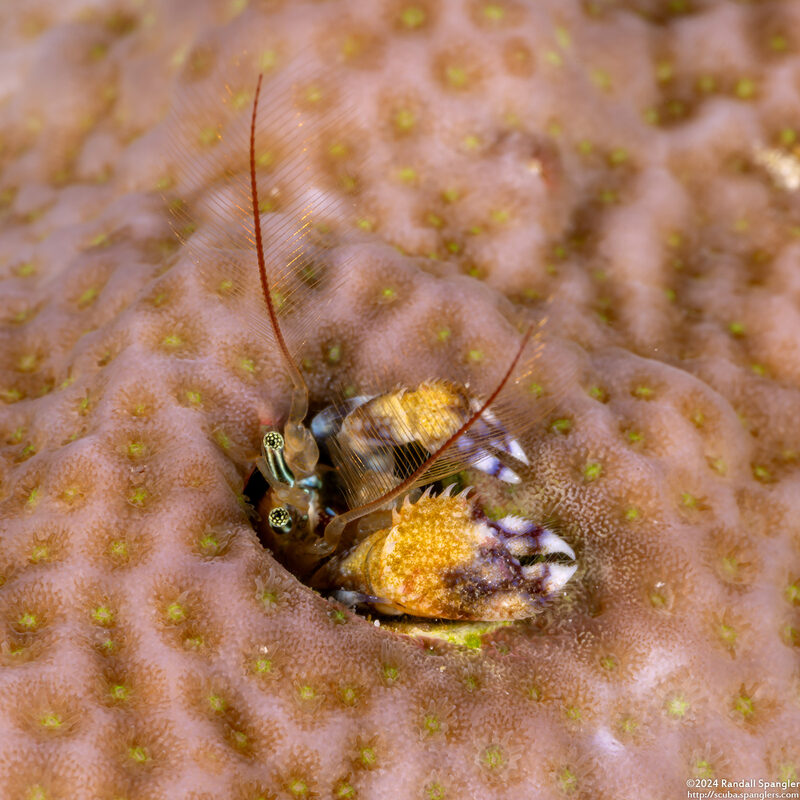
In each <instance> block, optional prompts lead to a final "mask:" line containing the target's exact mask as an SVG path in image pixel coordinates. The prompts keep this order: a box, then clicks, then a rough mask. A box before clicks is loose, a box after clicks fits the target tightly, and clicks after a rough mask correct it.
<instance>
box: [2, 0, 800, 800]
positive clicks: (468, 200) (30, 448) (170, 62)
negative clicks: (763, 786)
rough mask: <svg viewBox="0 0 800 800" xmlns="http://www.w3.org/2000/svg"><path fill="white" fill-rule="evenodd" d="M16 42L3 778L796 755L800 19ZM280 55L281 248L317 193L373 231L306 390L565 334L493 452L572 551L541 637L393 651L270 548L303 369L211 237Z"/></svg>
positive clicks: (430, 780)
mask: <svg viewBox="0 0 800 800" xmlns="http://www.w3.org/2000/svg"><path fill="white" fill-rule="evenodd" d="M0 41H2V64H3V69H2V79H0V97H2V108H0V146H1V147H2V149H1V150H0V169H1V171H0V296H1V297H2V304H1V305H0V453H1V454H2V458H1V459H0V626H1V627H0V697H1V698H2V703H0V786H2V787H3V790H2V794H3V796H4V797H8V798H13V799H14V800H17V799H19V800H33V799H34V798H35V800H45V799H46V800H59V799H61V798H64V799H66V798H108V799H109V800H111V798H127V799H128V800H134V798H148V799H152V800H160V798H176V797H186V798H195V800H200V798H211V797H230V798H237V800H238V799H239V798H240V799H241V800H266V799H267V798H270V799H272V798H314V797H316V798H330V797H333V798H369V799H370V800H372V799H375V800H380V798H420V799H421V800H441V799H442V798H448V800H449V798H520V797H537V798H555V797H562V796H566V797H585V798H596V797H615V798H619V799H620V800H622V799H623V798H640V797H648V798H653V799H654V800H655V799H657V798H675V797H682V796H684V794H683V793H684V792H685V791H686V781H687V779H692V778H701V777H716V778H717V779H727V780H741V779H747V778H750V779H755V780H758V779H764V780H776V781H777V780H787V779H798V777H800V749H799V746H798V742H800V708H798V704H799V703H800V674H799V673H798V661H797V656H798V647H800V561H799V560H798V551H799V549H800V522H798V520H800V480H799V476H800V415H798V413H797V409H798V407H800V349H799V348H798V346H797V342H798V341H799V340H800V220H799V219H798V200H797V197H796V195H795V194H793V191H794V190H795V189H796V187H797V185H798V174H800V160H799V159H798V155H799V154H800V143H798V136H800V96H799V92H798V87H800V6H798V4H797V3H792V2H778V1H777V0H775V1H774V2H761V3H757V4H756V3H752V4H748V3H743V2H742V3H739V2H713V1H707V2H704V0H670V2H666V1H665V2H659V1H657V0H652V1H650V2H648V0H618V2H614V0H583V2H579V1H578V0H543V1H541V2H533V0H531V2H524V0H492V1H490V0H449V2H445V0H440V2H436V0H372V1H371V2H368V3H367V2H363V0H362V2H358V0H354V1H353V2H351V3H348V2H345V0H316V2H294V1H292V2H289V0H285V1H284V0H258V1H256V0H251V2H249V3H248V2H246V0H244V1H241V0H230V1H228V0H218V1H217V2H213V1H212V0H205V1H204V2H201V1H200V0H192V1H191V2H189V0H161V1H160V2H159V1H158V0H127V1H126V0H112V1H111V2H102V3H101V2H91V0H70V1H68V2H60V3H56V2H36V1H35V0H29V2H26V3H24V4H22V3H20V4H17V5H15V6H14V8H13V10H12V9H11V8H7V9H5V11H4V19H3V20H2V25H1V26H0ZM258 70H262V71H263V72H264V75H265V78H264V88H263V95H262V102H263V104H264V109H265V115H266V116H265V118H264V122H263V124H261V125H260V127H259V142H260V144H259V148H260V149H259V151H258V155H259V170H260V173H259V174H260V182H261V190H262V211H263V212H264V224H265V235H266V237H267V241H268V243H271V244H270V246H274V247H280V246H282V245H281V243H282V242H283V241H285V238H286V235H287V229H286V220H285V219H284V218H283V217H282V216H281V214H282V209H283V210H285V209H286V208H296V207H297V206H298V203H299V204H302V202H303V198H307V199H309V202H312V201H314V198H317V200H318V199H319V198H324V199H325V202H326V203H327V204H328V206H327V207H329V208H332V209H333V210H334V212H335V213H334V216H335V217H336V222H337V225H338V228H337V229H336V231H335V232H336V235H342V236H345V235H346V234H347V233H348V231H351V232H352V233H353V239H352V242H351V243H349V244H347V245H346V246H343V247H340V248H333V249H332V250H331V253H333V255H332V263H333V262H336V258H337V256H336V255H335V254H336V252H338V251H342V252H344V251H345V250H346V251H347V253H349V255H348V256H347V258H346V259H345V258H344V257H343V256H342V257H341V258H340V262H337V263H340V265H341V264H346V265H347V280H346V281H343V282H339V283H338V284H337V293H336V294H335V296H332V297H330V298H327V299H325V298H321V300H320V303H319V306H318V308H316V310H315V312H314V315H313V317H312V318H311V319H313V325H310V326H309V325H308V324H306V327H305V328H304V329H303V330H302V332H303V333H305V334H307V336H308V341H307V344H306V346H305V350H304V353H305V356H304V363H303V366H304V368H305V369H306V372H307V374H308V375H309V382H310V384H311V388H312V399H313V400H314V402H316V403H317V404H323V403H324V402H325V400H326V398H327V397H328V393H329V392H330V391H332V387H333V386H334V385H337V384H341V382H342V381H345V380H346V381H350V382H352V383H353V385H354V386H355V387H357V386H358V385H359V383H360V382H361V381H363V380H365V376H367V375H370V374H373V373H374V371H375V368H376V367H375V365H376V364H377V365H387V366H386V369H387V371H389V372H391V374H392V377H393V379H394V380H400V381H403V380H408V381H412V380H414V379H415V374H416V373H418V372H419V371H420V370H422V371H424V372H425V373H426V375H425V376H424V377H427V376H429V375H436V374H441V375H442V376H444V377H448V378H450V379H458V380H462V381H467V380H469V381H470V382H471V383H473V384H475V385H484V386H485V385H490V384H491V381H492V380H493V376H496V374H497V370H502V368H503V364H504V363H505V362H506V361H507V359H508V358H509V353H510V352H513V349H514V347H515V345H516V342H517V341H518V335H517V333H516V332H515V330H514V327H513V326H512V324H511V323H510V321H509V320H510V319H511V317H512V311H514V310H516V311H517V312H520V311H521V312H522V313H523V314H527V315H529V316H531V317H532V318H542V317H544V316H546V317H547V320H548V321H547V330H548V335H549V337H550V341H551V343H552V345H551V348H550V351H549V353H548V355H547V357H546V358H542V359H541V360H540V362H539V364H538V367H537V372H536V374H535V375H534V376H533V379H532V383H531V384H530V397H529V401H528V402H529V403H530V415H531V417H532V418H535V419H536V421H537V425H536V426H535V427H534V428H533V429H532V430H530V431H529V432H528V433H527V434H526V437H525V439H524V442H523V444H524V445H525V447H526V450H527V452H528V455H529V459H530V461H531V464H532V470H531V474H530V475H529V476H527V478H526V480H525V481H523V483H522V484H520V485H519V486H518V487H516V488H514V489H513V490H512V491H510V492H508V493H505V494H498V492H497V488H496V486H493V485H492V484H491V479H489V478H485V479H479V478H476V481H478V482H479V483H480V484H481V485H482V488H483V489H484V490H485V491H486V492H487V494H489V495H492V496H493V497H494V500H495V502H497V503H500V504H504V505H505V506H507V508H508V509H509V510H511V511H514V512H520V511H521V512H523V513H526V514H530V515H537V514H538V515H540V516H550V517H552V518H553V519H554V520H555V522H556V523H557V525H558V529H559V532H560V534H561V535H562V536H563V537H564V538H565V539H566V540H567V541H569V542H570V544H571V545H572V547H573V548H574V549H575V551H576V553H577V555H578V560H579V563H580V569H579V571H578V573H577V574H576V576H575V577H574V578H573V579H572V581H571V582H570V584H569V586H568V588H567V591H566V593H565V594H564V596H563V597H561V598H559V599H558V600H557V601H556V602H554V603H553V604H552V605H551V606H550V607H549V608H548V609H547V610H546V611H545V613H543V614H542V615H540V616H538V617H536V618H534V619H533V620H531V621H528V622H523V623H515V624H514V625H512V626H508V627H504V628H501V629H499V630H496V631H494V632H492V633H491V634H488V635H486V636H484V637H481V636H480V631H476V632H474V633H473V634H471V635H470V636H468V637H467V638H466V644H464V645H459V646H454V645H452V644H448V643H446V642H442V641H440V640H435V639H420V638H413V637H407V636H400V635H398V634H396V633H392V632H389V631H387V630H386V629H385V627H384V626H380V625H375V624H372V623H371V622H369V621H368V620H366V619H364V618H362V617H360V616H358V615H356V614H354V613H351V612H350V611H347V610H344V609H342V607H340V606H337V605H335V604H332V603H331V602H329V601H328V600H326V599H325V598H324V597H321V596H320V595H318V594H316V593H314V592H313V591H311V590H310V589H308V588H306V587H305V586H303V585H302V584H301V583H299V582H298V581H297V580H296V579H295V578H294V577H293V576H292V575H291V574H290V573H288V572H287V571H286V570H284V569H283V568H282V567H281V566H279V565H278V564H277V563H276V562H275V561H274V560H273V559H272V558H271V556H270V554H269V553H268V552H266V551H265V550H264V549H263V547H262V546H261V545H260V544H259V542H258V539H257V537H256V535H255V533H254V531H253V526H252V515H251V513H250V511H249V509H248V506H247V503H246V501H245V498H244V497H243V495H242V492H243V487H244V481H245V479H246V477H247V474H248V471H249V469H250V468H251V466H252V463H253V459H254V455H255V452H256V448H257V445H258V439H259V430H260V426H261V425H262V424H265V423H268V422H273V423H274V424H280V423H281V421H282V419H283V418H284V417H285V414H286V412H287V408H288V390H289V388H288V382H287V380H286V378H285V375H284V371H283V370H282V367H281V362H280V359H279V358H278V355H277V353H276V352H275V350H274V348H273V347H271V346H270V345H269V343H268V342H267V341H266V340H265V339H262V338H260V337H258V336H256V335H254V333H253V325H252V324H251V323H250V322H249V321H248V315H246V314H243V313H242V307H243V304H245V302H246V301H245V299H244V298H246V297H248V296H249V297H254V296H257V292H258V279H257V274H256V272H255V261H254V260H253V262H252V269H253V271H252V272H242V271H238V272H237V271H236V270H233V271H232V272H231V273H230V274H228V272H226V266H225V265H226V264H228V265H229V260H227V259H228V256H226V255H225V254H224V249H223V248H222V246H221V245H220V243H219V242H218V241H217V242H216V245H217V248H218V249H217V250H215V249H214V244H215V240H214V236H213V235H211V234H214V233H215V232H217V233H218V232H219V231H221V230H222V226H223V224H224V222H222V221H220V220H221V219H223V217H224V214H222V212H223V211H226V210H227V212H231V211H232V210H233V211H235V210H236V209H235V208H233V207H232V206H231V204H230V202H227V203H226V201H225V195H224V190H223V189H221V188H219V187H224V186H225V185H226V181H228V180H229V179H230V178H231V177H232V176H233V177H234V178H235V177H236V176H239V177H240V178H241V177H244V178H246V174H245V173H244V172H243V170H244V168H245V166H246V157H247V154H246V152H244V151H242V149H241V147H239V148H238V149H237V147H235V146H234V145H236V143H237V142H239V143H241V142H245V146H246V137H245V138H242V137H241V136H238V137H237V136H235V135H233V136H228V126H229V125H233V124H234V123H231V119H230V118H231V117H235V118H236V119H238V120H239V122H242V120H244V121H246V120H247V117H248V113H249V108H250V105H251V103H252V97H253V90H254V85H255V77H256V74H257V71H258ZM220 75H229V76H231V77H230V80H228V81H227V83H226V85H225V86H224V87H223V85H222V84H221V83H220V82H219V78H220ZM237 114H238V117H237V116H236V115H237ZM295 114H301V115H303V116H304V118H307V119H308V120H310V122H309V125H310V127H309V129H308V130H310V131H312V135H311V136H312V140H313V147H312V148H311V149H304V148H303V147H299V146H298V143H297V141H295V139H293V138H292V137H291V136H287V135H284V133H285V130H286V129H285V127H282V126H285V124H286V121H287V119H292V118H293V115H295ZM226 115H228V116H226ZM315 120H317V122H321V123H322V124H319V125H317V127H316V128H315V127H314V126H315ZM315 130H316V134H314V133H313V132H314V131H315ZM240 133H241V131H240ZM270 135H273V137H274V141H273V140H270V138H269V137H270ZM304 135H305V134H304ZM226 148H227V149H226ZM221 214H222V216H220V215H221ZM273 217H274V220H273V219H272V218H273ZM175 220H178V223H177V225H178V228H179V230H178V233H179V234H180V235H181V237H182V238H183V239H184V240H186V242H187V244H186V245H185V246H182V245H179V242H178V238H177V237H176V236H175V235H174V232H173V230H172V228H173V226H174V225H175V224H176V223H175ZM185 220H191V222H189V223H185V222H182V221H185ZM181 226H182V227H181ZM206 231H210V232H211V234H209V235H206ZM204 236H206V238H205V239H204V238H203V237H204ZM347 241H348V242H350V240H347ZM193 242H195V243H197V242H200V243H201V244H199V245H198V244H194V245H193ZM348 248H349V249H348ZM215 254H216V255H215ZM323 301H324V302H323ZM293 317H294V318H295V322H293ZM302 318H303V312H302V309H301V310H300V311H298V312H297V313H295V314H294V315H293V314H291V313H287V319H286V324H287V329H288V330H291V329H292V326H293V324H297V325H300V323H299V322H297V320H299V319H302ZM306 318H308V314H306ZM301 327H302V326H301ZM398 354H402V358H398ZM548 400H549V404H548V405H547V406H546V408H547V409H548V410H547V413H540V412H539V410H538V409H539V407H540V406H539V405H537V404H539V403H542V402H546V401H548ZM542 407H543V408H544V407H545V406H542ZM492 493H494V494H492Z"/></svg>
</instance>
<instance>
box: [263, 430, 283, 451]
mask: <svg viewBox="0 0 800 800" xmlns="http://www.w3.org/2000/svg"><path fill="white" fill-rule="evenodd" d="M264 448H265V449H267V450H283V436H281V434H280V433H279V432H278V431H267V432H266V433H265V434H264Z"/></svg>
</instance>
